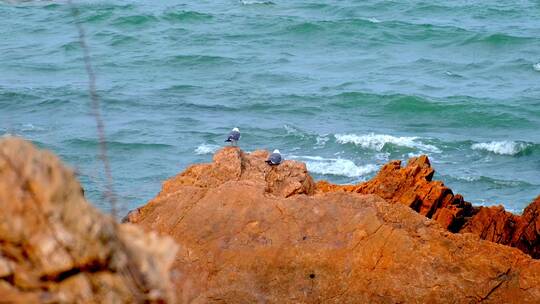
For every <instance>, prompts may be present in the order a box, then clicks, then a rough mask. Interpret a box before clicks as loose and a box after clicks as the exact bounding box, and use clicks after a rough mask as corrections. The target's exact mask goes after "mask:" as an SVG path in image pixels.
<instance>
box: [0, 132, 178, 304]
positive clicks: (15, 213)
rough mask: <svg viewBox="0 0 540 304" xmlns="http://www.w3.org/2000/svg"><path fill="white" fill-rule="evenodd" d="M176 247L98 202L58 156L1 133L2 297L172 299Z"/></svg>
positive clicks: (39, 299)
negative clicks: (93, 202) (120, 218)
mask: <svg viewBox="0 0 540 304" xmlns="http://www.w3.org/2000/svg"><path fill="white" fill-rule="evenodd" d="M176 250H177V245H176V244H174V242H173V241H172V240H171V239H170V238H163V237H158V236H157V235H156V234H155V233H145V232H144V231H143V230H141V229H140V228H139V227H136V226H134V225H129V224H126V225H118V224H116V222H115V221H114V220H113V219H112V218H110V217H108V216H105V215H102V214H101V213H100V212H98V211H97V210H96V209H94V208H93V207H92V206H91V205H90V204H88V203H87V202H86V201H85V199H84V197H83V195H82V189H81V187H80V185H79V183H78V182H77V180H76V179H75V177H74V175H73V172H72V171H70V170H68V169H66V168H64V167H63V166H62V165H61V163H60V162H59V160H58V159H57V158H56V157H55V156H54V155H52V154H50V153H48V152H44V151H38V150H37V149H35V148H34V147H33V146H32V145H31V144H29V143H27V142H25V141H22V140H20V139H15V138H6V139H2V140H0V302H2V303H88V302H91V303H134V302H135V303H137V302H139V303H141V302H164V301H166V302H174V300H175V297H174V296H175V294H174V293H173V292H172V288H171V287H172V285H171V284H170V276H169V271H170V265H171V264H172V261H173V259H174V256H175V253H176Z"/></svg>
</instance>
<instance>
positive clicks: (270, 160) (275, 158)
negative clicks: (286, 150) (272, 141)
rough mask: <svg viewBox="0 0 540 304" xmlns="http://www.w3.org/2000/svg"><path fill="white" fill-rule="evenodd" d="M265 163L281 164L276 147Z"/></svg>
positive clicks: (271, 164)
mask: <svg viewBox="0 0 540 304" xmlns="http://www.w3.org/2000/svg"><path fill="white" fill-rule="evenodd" d="M266 163H267V164H269V165H270V166H277V165H279V164H281V154H280V153H279V150H278V149H276V150H274V152H272V154H270V156H268V159H267V160H266Z"/></svg>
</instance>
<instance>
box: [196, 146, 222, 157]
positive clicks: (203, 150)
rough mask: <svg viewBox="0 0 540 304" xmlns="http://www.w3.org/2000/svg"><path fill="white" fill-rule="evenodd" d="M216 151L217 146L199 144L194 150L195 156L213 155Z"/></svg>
mask: <svg viewBox="0 0 540 304" xmlns="http://www.w3.org/2000/svg"><path fill="white" fill-rule="evenodd" d="M218 149H219V146H218V145H212V144H201V145H199V146H198V147H197V148H196V149H195V154H197V155H206V154H214V153H215V152H216V151H217V150H218Z"/></svg>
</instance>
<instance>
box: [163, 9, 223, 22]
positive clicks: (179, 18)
mask: <svg viewBox="0 0 540 304" xmlns="http://www.w3.org/2000/svg"><path fill="white" fill-rule="evenodd" d="M213 17H214V16H212V15H209V14H205V13H199V12H195V11H169V12H166V13H165V14H164V15H163V18H164V19H165V20H168V21H172V22H190V21H193V22H195V21H207V20H210V19H212V18H213Z"/></svg>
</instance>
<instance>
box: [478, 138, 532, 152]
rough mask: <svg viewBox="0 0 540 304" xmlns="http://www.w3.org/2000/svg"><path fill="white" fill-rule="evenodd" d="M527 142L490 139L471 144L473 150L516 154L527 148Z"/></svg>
mask: <svg viewBox="0 0 540 304" xmlns="http://www.w3.org/2000/svg"><path fill="white" fill-rule="evenodd" d="M527 146H528V145H527V144H525V143H520V142H515V141H507V140H505V141H491V142H484V143H476V144H473V145H472V146H471V148H472V149H473V150H485V151H489V152H492V153H495V154H500V155H516V154H518V153H519V152H521V151H523V150H524V149H525V148H527Z"/></svg>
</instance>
